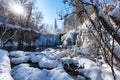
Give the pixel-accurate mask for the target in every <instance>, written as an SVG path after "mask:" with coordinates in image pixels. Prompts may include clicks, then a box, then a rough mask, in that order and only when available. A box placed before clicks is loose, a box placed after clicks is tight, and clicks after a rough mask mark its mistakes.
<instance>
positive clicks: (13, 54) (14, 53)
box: [9, 51, 25, 58]
mask: <svg viewBox="0 0 120 80" xmlns="http://www.w3.org/2000/svg"><path fill="white" fill-rule="evenodd" d="M9 55H10V56H11V57H16V58H17V57H22V56H24V55H25V52H24V51H11V52H9Z"/></svg>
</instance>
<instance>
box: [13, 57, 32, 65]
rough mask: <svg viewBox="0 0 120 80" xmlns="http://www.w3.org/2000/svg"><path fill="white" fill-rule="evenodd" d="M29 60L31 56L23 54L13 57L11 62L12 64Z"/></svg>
mask: <svg viewBox="0 0 120 80" xmlns="http://www.w3.org/2000/svg"><path fill="white" fill-rule="evenodd" d="M29 60H30V56H23V57H19V58H12V59H11V62H12V64H20V63H25V62H28V61H29Z"/></svg>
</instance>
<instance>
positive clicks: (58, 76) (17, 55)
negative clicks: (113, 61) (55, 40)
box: [0, 48, 120, 80]
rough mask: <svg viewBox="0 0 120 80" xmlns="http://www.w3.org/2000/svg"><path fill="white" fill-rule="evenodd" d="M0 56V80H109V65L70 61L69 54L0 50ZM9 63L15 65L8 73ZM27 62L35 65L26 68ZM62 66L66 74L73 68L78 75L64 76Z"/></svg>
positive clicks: (57, 51)
mask: <svg viewBox="0 0 120 80" xmlns="http://www.w3.org/2000/svg"><path fill="white" fill-rule="evenodd" d="M0 53H2V54H0V79H1V77H2V78H4V76H6V74H7V79H5V80H13V78H14V80H76V79H78V80H86V78H89V79H90V80H113V76H112V72H111V68H110V67H109V65H107V64H102V65H101V66H100V65H98V64H97V63H96V62H94V61H92V60H90V59H88V58H85V57H82V56H80V55H79V56H77V57H74V56H73V57H70V56H69V54H67V55H66V52H65V51H64V50H62V51H61V50H59V49H56V50H55V49H52V48H48V49H46V50H45V51H42V52H24V51H12V52H9V53H8V52H7V51H5V50H0ZM8 56H10V58H9V57H8ZM10 59H11V62H12V64H17V65H15V67H13V68H12V70H11V66H10ZM28 61H31V62H32V63H36V65H37V67H30V66H31V65H32V64H31V63H29V62H28ZM65 64H66V65H67V68H68V69H70V70H73V69H72V67H71V65H75V66H77V68H76V69H75V71H77V72H79V74H82V75H78V76H76V79H74V78H73V77H72V75H69V74H68V73H67V72H66V69H65V67H64V66H66V65H65ZM114 70H115V73H116V76H117V79H118V80H119V79H120V72H119V71H118V70H116V69H115V68H114ZM10 72H11V74H10ZM11 76H13V78H12V77H11ZM8 78H9V79H8ZM2 80H3V79H2Z"/></svg>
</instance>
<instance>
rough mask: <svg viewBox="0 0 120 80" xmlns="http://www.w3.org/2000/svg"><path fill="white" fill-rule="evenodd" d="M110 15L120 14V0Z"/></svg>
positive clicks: (116, 15)
mask: <svg viewBox="0 0 120 80" xmlns="http://www.w3.org/2000/svg"><path fill="white" fill-rule="evenodd" d="M110 15H111V16H113V17H116V18H117V17H119V16H120V1H118V4H117V6H116V8H115V9H114V10H113V11H112V13H111V14H110ZM119 18H120V17H119Z"/></svg>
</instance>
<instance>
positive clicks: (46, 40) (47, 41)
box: [35, 33, 61, 46]
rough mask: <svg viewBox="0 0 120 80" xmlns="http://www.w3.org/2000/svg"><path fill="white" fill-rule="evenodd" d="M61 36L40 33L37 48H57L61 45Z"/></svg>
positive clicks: (36, 43)
mask: <svg viewBox="0 0 120 80" xmlns="http://www.w3.org/2000/svg"><path fill="white" fill-rule="evenodd" d="M59 37H60V34H44V33H40V36H39V39H37V40H36V42H35V45H37V46H56V45H60V44H61V40H60V38H59Z"/></svg>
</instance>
